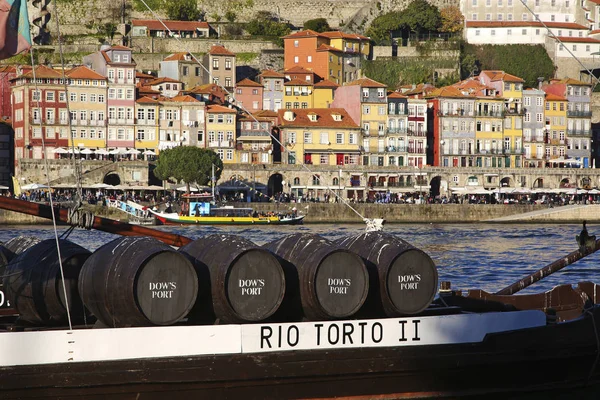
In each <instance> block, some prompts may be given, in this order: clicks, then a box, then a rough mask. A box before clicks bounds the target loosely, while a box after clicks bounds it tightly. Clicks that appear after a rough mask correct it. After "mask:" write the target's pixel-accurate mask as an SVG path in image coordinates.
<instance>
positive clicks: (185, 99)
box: [163, 94, 202, 103]
mask: <svg viewBox="0 0 600 400" xmlns="http://www.w3.org/2000/svg"><path fill="white" fill-rule="evenodd" d="M163 101H173V102H178V103H202V102H201V101H200V100H198V99H196V98H195V97H192V96H190V95H187V94H185V95H179V96H175V97H171V98H167V99H164V100H163Z"/></svg>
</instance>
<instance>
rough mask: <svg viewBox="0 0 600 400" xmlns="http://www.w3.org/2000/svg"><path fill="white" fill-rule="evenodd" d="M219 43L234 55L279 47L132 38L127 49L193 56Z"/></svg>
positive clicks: (259, 42)
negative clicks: (191, 54) (180, 53)
mask: <svg viewBox="0 0 600 400" xmlns="http://www.w3.org/2000/svg"><path fill="white" fill-rule="evenodd" d="M216 43H219V44H222V45H223V46H225V48H227V50H229V51H232V52H234V53H260V52H261V51H262V50H271V49H278V48H279V46H277V45H276V44H274V43H273V42H269V41H266V40H217V39H182V40H181V41H178V40H177V39H174V38H155V37H133V38H132V39H131V43H130V45H129V47H131V48H132V49H133V52H134V53H167V54H170V53H177V52H182V51H189V52H191V53H194V54H202V53H207V52H208V51H209V50H210V48H211V46H213V45H214V44H216Z"/></svg>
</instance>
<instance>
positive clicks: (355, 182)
mask: <svg viewBox="0 0 600 400" xmlns="http://www.w3.org/2000/svg"><path fill="white" fill-rule="evenodd" d="M350 186H355V187H356V186H360V179H350Z"/></svg>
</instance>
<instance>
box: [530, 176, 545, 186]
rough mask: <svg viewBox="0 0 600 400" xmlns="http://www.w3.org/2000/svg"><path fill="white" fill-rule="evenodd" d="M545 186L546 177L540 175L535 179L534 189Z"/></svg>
mask: <svg viewBox="0 0 600 400" xmlns="http://www.w3.org/2000/svg"><path fill="white" fill-rule="evenodd" d="M543 187H544V178H542V177H539V178H536V179H535V180H534V181H533V186H532V188H533V189H535V188H543Z"/></svg>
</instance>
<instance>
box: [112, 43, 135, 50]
mask: <svg viewBox="0 0 600 400" xmlns="http://www.w3.org/2000/svg"><path fill="white" fill-rule="evenodd" d="M108 50H127V51H131V48H129V47H126V46H121V45H120V44H116V45H114V46H110V48H109V49H108Z"/></svg>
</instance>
